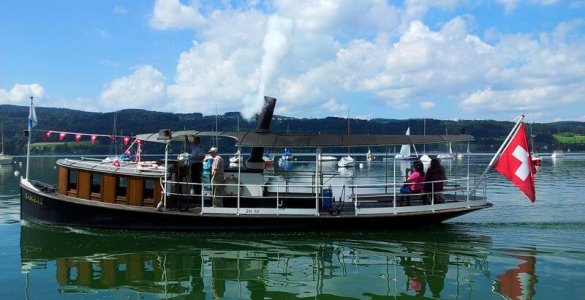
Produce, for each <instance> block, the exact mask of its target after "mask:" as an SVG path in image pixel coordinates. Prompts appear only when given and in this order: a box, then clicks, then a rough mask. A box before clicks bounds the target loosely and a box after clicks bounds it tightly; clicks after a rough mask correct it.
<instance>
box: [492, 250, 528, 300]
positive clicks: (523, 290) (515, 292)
mask: <svg viewBox="0 0 585 300" xmlns="http://www.w3.org/2000/svg"><path fill="white" fill-rule="evenodd" d="M528 252H529V253H526V254H525V255H512V257H513V258H515V259H517V260H519V261H520V262H521V263H520V264H519V265H518V266H517V267H515V268H514V269H511V270H508V271H506V272H505V273H503V274H501V275H498V276H497V281H496V282H495V283H494V291H496V292H497V293H499V294H500V295H503V296H505V297H506V298H507V299H532V297H534V295H535V294H536V290H535V285H536V282H538V280H537V277H536V268H535V267H536V248H534V247H532V248H530V249H529V251H528Z"/></svg>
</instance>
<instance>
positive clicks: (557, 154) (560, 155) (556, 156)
mask: <svg viewBox="0 0 585 300" xmlns="http://www.w3.org/2000/svg"><path fill="white" fill-rule="evenodd" d="M550 157H551V158H552V159H563V158H565V152H563V150H554V151H553V153H552V154H551V156H550Z"/></svg>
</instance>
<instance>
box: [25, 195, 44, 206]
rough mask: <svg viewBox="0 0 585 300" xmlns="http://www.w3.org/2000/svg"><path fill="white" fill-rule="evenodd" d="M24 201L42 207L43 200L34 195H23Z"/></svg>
mask: <svg viewBox="0 0 585 300" xmlns="http://www.w3.org/2000/svg"><path fill="white" fill-rule="evenodd" d="M24 199H26V200H28V201H30V202H32V203H34V204H37V205H43V198H42V197H40V196H38V195H35V194H31V193H25V194H24Z"/></svg>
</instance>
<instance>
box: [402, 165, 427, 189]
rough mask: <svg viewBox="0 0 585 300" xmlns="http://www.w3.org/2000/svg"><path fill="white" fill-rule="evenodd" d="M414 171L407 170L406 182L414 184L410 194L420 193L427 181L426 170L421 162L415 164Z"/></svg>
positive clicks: (411, 186)
mask: <svg viewBox="0 0 585 300" xmlns="http://www.w3.org/2000/svg"><path fill="white" fill-rule="evenodd" d="M413 168H414V170H411V169H408V168H407V169H406V182H407V183H412V184H411V185H410V193H420V192H421V191H422V189H423V184H422V183H423V182H424V181H425V169H424V165H423V163H422V162H421V161H420V160H417V161H415V162H414V164H413Z"/></svg>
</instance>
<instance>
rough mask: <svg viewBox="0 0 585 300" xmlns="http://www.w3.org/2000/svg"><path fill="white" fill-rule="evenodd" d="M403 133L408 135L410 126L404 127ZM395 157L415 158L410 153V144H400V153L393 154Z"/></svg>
mask: <svg viewBox="0 0 585 300" xmlns="http://www.w3.org/2000/svg"><path fill="white" fill-rule="evenodd" d="M405 135H410V127H408V128H407V129H406V134H405ZM394 158H395V159H412V158H416V155H415V156H412V154H411V153H410V144H404V145H402V147H400V153H398V154H396V155H395V156H394Z"/></svg>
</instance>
